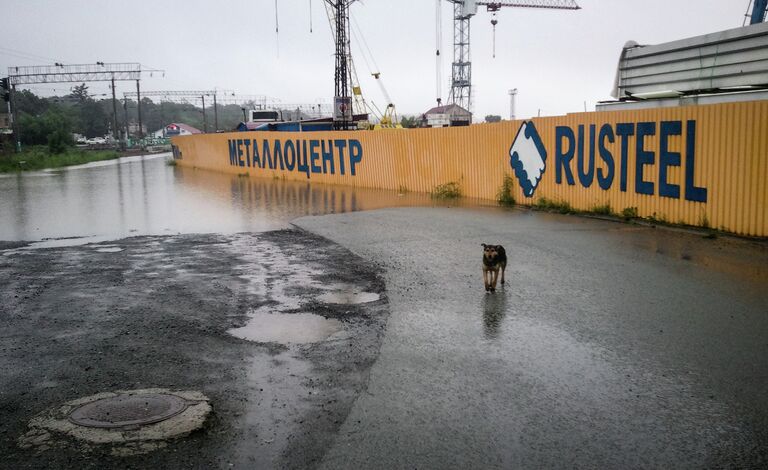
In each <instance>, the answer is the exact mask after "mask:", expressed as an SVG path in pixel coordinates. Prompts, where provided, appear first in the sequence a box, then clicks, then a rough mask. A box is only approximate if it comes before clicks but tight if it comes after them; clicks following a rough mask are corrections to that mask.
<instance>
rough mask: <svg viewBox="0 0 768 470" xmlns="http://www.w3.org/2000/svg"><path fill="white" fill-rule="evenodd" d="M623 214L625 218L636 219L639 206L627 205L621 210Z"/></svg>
mask: <svg viewBox="0 0 768 470" xmlns="http://www.w3.org/2000/svg"><path fill="white" fill-rule="evenodd" d="M621 216H622V217H624V218H625V219H636V218H637V207H625V208H624V210H622V211H621Z"/></svg>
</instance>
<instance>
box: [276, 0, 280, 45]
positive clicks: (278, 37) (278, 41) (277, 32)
mask: <svg viewBox="0 0 768 470" xmlns="http://www.w3.org/2000/svg"><path fill="white" fill-rule="evenodd" d="M275 44H276V45H277V58H278V59H279V58H280V20H279V17H278V16H277V0H275Z"/></svg>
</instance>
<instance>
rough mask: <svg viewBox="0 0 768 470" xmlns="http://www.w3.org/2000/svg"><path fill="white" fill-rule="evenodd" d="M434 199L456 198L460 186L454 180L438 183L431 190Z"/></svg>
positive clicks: (458, 194)
mask: <svg viewBox="0 0 768 470" xmlns="http://www.w3.org/2000/svg"><path fill="white" fill-rule="evenodd" d="M432 197H433V198H434V199H457V198H460V197H461V186H459V183H457V182H455V181H451V182H449V183H445V184H438V185H437V186H435V189H433V190H432Z"/></svg>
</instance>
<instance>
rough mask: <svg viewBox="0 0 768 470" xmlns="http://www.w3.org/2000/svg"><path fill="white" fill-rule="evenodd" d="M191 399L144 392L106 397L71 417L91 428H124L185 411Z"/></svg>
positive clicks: (70, 416) (152, 421) (159, 419)
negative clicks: (188, 400)
mask: <svg viewBox="0 0 768 470" xmlns="http://www.w3.org/2000/svg"><path fill="white" fill-rule="evenodd" d="M188 406H189V402H187V401H186V400H185V399H183V398H181V397H177V396H176V395H169V394H164V393H143V394H135V395H132V394H126V395H118V396H116V397H111V398H103V399H101V400H97V401H94V402H91V403H88V404H85V405H83V406H81V407H79V408H76V409H75V410H74V411H72V413H70V415H69V420H70V421H71V422H73V423H75V424H78V425H80V426H87V427H91V428H123V427H132V426H142V425H145V424H154V423H159V422H160V421H165V420H166V419H169V418H172V417H174V416H176V415H178V414H179V413H181V412H183V411H184V410H186V409H187V407H188Z"/></svg>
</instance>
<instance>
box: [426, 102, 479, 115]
mask: <svg viewBox="0 0 768 470" xmlns="http://www.w3.org/2000/svg"><path fill="white" fill-rule="evenodd" d="M424 114H466V115H470V116H471V115H472V113H470V112H469V111H467V110H466V109H464V108H462V107H461V106H459V105H457V104H446V105H444V106H437V107H434V108H432V109H430V110H429V111H427V112H426V113H424Z"/></svg>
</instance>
